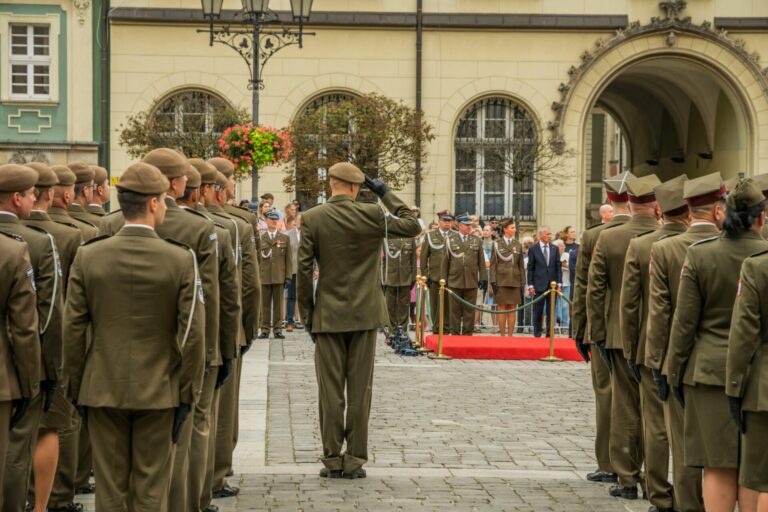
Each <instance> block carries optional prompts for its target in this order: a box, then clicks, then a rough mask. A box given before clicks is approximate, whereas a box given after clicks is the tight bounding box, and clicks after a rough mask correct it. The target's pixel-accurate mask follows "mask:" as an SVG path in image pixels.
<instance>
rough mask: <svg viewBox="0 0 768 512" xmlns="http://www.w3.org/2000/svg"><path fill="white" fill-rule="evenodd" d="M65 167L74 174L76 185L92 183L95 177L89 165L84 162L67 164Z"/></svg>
mask: <svg viewBox="0 0 768 512" xmlns="http://www.w3.org/2000/svg"><path fill="white" fill-rule="evenodd" d="M67 167H69V169H70V170H71V171H72V172H73V173H75V184H76V185H80V184H82V183H93V178H94V177H95V176H96V173H95V172H93V169H91V166H90V165H88V164H86V163H85V162H72V163H71V164H68V165H67Z"/></svg>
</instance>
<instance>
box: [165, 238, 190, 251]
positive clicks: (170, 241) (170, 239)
mask: <svg viewBox="0 0 768 512" xmlns="http://www.w3.org/2000/svg"><path fill="white" fill-rule="evenodd" d="M163 240H165V241H166V242H168V243H169V244H173V245H176V246H178V247H181V248H182V249H184V250H185V251H192V248H191V247H190V246H188V245H187V244H185V243H182V242H179V241H178V240H174V239H173V238H163ZM193 252H194V251H193Z"/></svg>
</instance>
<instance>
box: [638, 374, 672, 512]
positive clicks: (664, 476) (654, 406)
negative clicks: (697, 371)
mask: <svg viewBox="0 0 768 512" xmlns="http://www.w3.org/2000/svg"><path fill="white" fill-rule="evenodd" d="M640 408H641V411H642V414H643V449H644V455H645V482H646V487H647V492H646V495H647V496H648V500H649V501H650V502H651V505H656V507H658V508H673V507H674V500H673V498H672V484H671V483H670V482H669V442H668V441H667V429H666V427H665V425H664V405H663V402H662V401H661V399H660V398H659V394H658V392H657V391H656V383H655V382H654V380H653V373H652V372H651V369H650V368H646V367H645V366H641V367H640Z"/></svg>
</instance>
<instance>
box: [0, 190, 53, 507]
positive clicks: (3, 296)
mask: <svg viewBox="0 0 768 512" xmlns="http://www.w3.org/2000/svg"><path fill="white" fill-rule="evenodd" d="M3 181H4V177H3V176H2V175H0V185H2V184H3ZM2 188H8V187H7V186H3V187H2ZM12 188H15V187H12ZM5 194H7V192H5V191H0V197H2V196H3V195H5ZM0 276H2V278H0V365H2V368H3V371H2V373H1V374H0V375H2V377H0V482H3V481H4V478H3V473H4V471H5V458H6V453H7V452H8V447H9V442H10V439H9V437H10V436H9V432H10V431H11V430H12V429H13V427H14V426H15V424H16V423H17V422H18V421H19V420H20V419H21V416H22V415H23V414H24V410H25V409H26V407H27V404H29V402H30V401H31V400H32V398H33V397H34V396H35V395H36V394H37V393H38V392H39V383H40V374H41V373H42V371H43V369H42V367H41V365H40V357H41V355H40V338H39V337H38V334H37V328H38V325H39V321H38V318H37V307H36V304H37V297H36V295H35V277H34V270H33V268H32V263H31V262H30V259H29V252H28V250H27V244H26V243H25V242H24V241H22V239H21V237H19V236H18V235H10V234H6V233H3V232H2V231H0ZM3 487H4V486H3ZM3 487H0V506H2V505H3V500H4V493H5V492H12V493H15V492H18V490H17V489H4V488H3ZM9 497H10V496H9Z"/></svg>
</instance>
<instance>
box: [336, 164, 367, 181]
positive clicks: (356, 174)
mask: <svg viewBox="0 0 768 512" xmlns="http://www.w3.org/2000/svg"><path fill="white" fill-rule="evenodd" d="M328 176H330V177H331V178H336V179H337V180H341V181H346V182H347V183H355V184H358V185H359V184H361V183H363V182H364V181H365V174H363V171H361V170H360V169H358V168H357V166H356V165H354V164H351V163H349V162H339V163H338V164H333V165H332V166H331V168H330V169H328Z"/></svg>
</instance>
